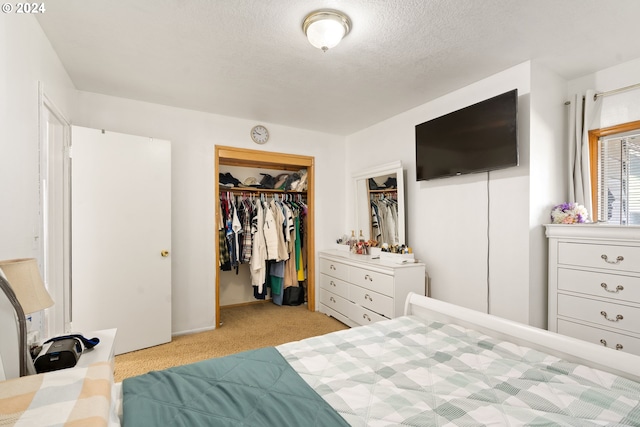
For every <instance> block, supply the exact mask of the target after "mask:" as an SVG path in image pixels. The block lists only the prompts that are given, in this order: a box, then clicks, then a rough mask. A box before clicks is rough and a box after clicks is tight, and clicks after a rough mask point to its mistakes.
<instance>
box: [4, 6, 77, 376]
mask: <svg viewBox="0 0 640 427" xmlns="http://www.w3.org/2000/svg"><path fill="white" fill-rule="evenodd" d="M38 82H41V83H42V86H43V89H44V91H45V93H46V94H47V95H48V97H49V98H50V99H51V100H52V101H53V102H54V103H55V104H56V106H57V107H58V108H59V109H60V110H61V111H62V112H63V114H66V115H67V117H68V116H69V111H70V105H71V103H72V102H73V98H74V96H75V90H74V87H73V84H72V83H71V80H70V79H69V76H68V75H67V73H66V72H65V70H64V67H63V66H62V64H61V63H60V61H59V60H58V57H57V56H56V54H55V52H54V51H53V49H52V48H51V45H50V44H49V41H48V40H47V38H46V37H45V36H44V33H43V32H42V29H41V28H40V26H39V25H38V23H37V21H36V19H35V18H34V17H33V16H29V15H15V14H0V199H1V200H2V202H1V205H0V206H1V208H0V259H3V260H4V259H12V258H37V259H39V260H40V261H42V246H41V242H40V239H39V237H38V234H39V229H40V224H41V218H40V214H39V212H40V208H39V206H40V191H39V184H38V182H39V128H38V102H39V101H38ZM41 265H42V264H41ZM5 307H6V306H5ZM0 317H1V316H0ZM36 317H37V316H36ZM14 331H15V328H14V325H11V324H6V323H5V324H2V325H1V326H0V336H1V337H2V340H1V341H3V342H2V343H0V345H2V344H5V345H6V344H7V342H8V340H9V337H10V336H11V335H12V334H15V332H14ZM16 336H17V335H16ZM16 348H17V347H16ZM16 361H17V358H16ZM5 368H7V369H12V367H11V366H8V364H7V361H6V360H5Z"/></svg>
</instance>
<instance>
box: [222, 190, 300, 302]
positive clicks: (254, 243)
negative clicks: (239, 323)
mask: <svg viewBox="0 0 640 427" xmlns="http://www.w3.org/2000/svg"><path fill="white" fill-rule="evenodd" d="M283 198H284V200H280V198H279V197H278V196H277V195H274V196H273V197H272V199H271V201H270V202H267V201H266V198H265V197H264V195H261V196H260V197H254V196H246V195H233V194H231V193H229V192H223V193H221V194H220V219H221V220H220V223H219V224H218V226H219V230H220V233H221V234H220V238H219V241H220V269H221V270H231V269H232V268H234V267H235V268H236V269H237V268H238V265H239V264H249V265H250V274H251V285H252V286H253V287H254V296H255V297H256V298H258V299H264V298H265V296H266V288H267V287H270V288H271V292H272V298H273V299H274V302H276V303H280V304H282V303H283V302H282V301H283V295H284V294H285V291H286V289H287V288H289V287H294V286H295V287H297V286H299V282H302V281H304V280H305V279H306V274H305V273H306V268H305V267H306V254H305V253H304V251H303V248H304V247H305V244H304V239H305V233H304V229H305V226H304V219H305V217H306V205H305V204H304V202H303V201H302V198H301V197H300V196H298V198H297V200H292V199H291V198H290V197H288V196H284V197H283ZM223 236H224V238H223Z"/></svg>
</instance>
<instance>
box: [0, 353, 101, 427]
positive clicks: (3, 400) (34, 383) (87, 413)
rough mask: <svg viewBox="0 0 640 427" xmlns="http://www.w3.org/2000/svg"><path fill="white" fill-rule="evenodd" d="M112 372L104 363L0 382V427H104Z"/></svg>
mask: <svg viewBox="0 0 640 427" xmlns="http://www.w3.org/2000/svg"><path fill="white" fill-rule="evenodd" d="M112 385H113V369H112V366H111V364H109V363H108V362H103V363H96V364H93V365H90V366H89V367H87V368H73V369H63V370H60V371H54V372H47V373H44V374H38V375H31V376H27V377H22V378H16V379H12V380H7V381H2V382H0V426H16V427H20V426H25V427H26V426H34V427H35V426H37V427H44V426H70V427H71V426H78V427H80V426H82V427H94V426H106V425H108V423H109V416H110V406H111V387H112Z"/></svg>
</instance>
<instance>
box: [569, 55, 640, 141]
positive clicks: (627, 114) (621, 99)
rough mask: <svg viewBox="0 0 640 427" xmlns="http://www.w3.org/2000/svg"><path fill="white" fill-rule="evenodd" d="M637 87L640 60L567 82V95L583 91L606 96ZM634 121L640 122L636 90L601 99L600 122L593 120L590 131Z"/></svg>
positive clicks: (639, 93)
mask: <svg viewBox="0 0 640 427" xmlns="http://www.w3.org/2000/svg"><path fill="white" fill-rule="evenodd" d="M638 83H640V58H638V59H635V60H633V61H628V62H625V63H624V64H620V65H617V66H615V67H610V68H606V69H604V70H601V71H598V72H596V73H594V74H589V75H587V76H584V77H581V78H579V79H575V80H571V81H570V82H569V85H568V90H567V95H568V96H571V95H573V94H576V93H577V94H584V93H585V92H586V90H587V89H594V90H596V91H597V92H607V91H610V90H615V89H619V88H623V87H626V86H631V85H635V84H638ZM636 120H640V88H638V89H635V90H630V91H627V92H622V93H619V94H615V95H611V96H605V97H604V99H603V100H602V110H601V116H600V121H597V120H596V122H595V123H593V124H592V126H591V128H592V129H598V128H604V127H609V126H613V125H618V124H621V123H627V122H632V121H636Z"/></svg>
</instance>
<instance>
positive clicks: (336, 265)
mask: <svg viewBox="0 0 640 427" xmlns="http://www.w3.org/2000/svg"><path fill="white" fill-rule="evenodd" d="M319 257H320V289H319V292H320V311H321V312H322V313H325V314H328V315H330V316H333V317H335V318H336V319H338V320H340V321H341V322H342V323H344V324H346V325H349V326H358V325H366V324H368V323H373V322H377V321H380V320H385V319H392V318H394V317H398V316H402V315H403V314H404V304H405V300H406V298H407V294H408V293H409V292H415V293H417V294H420V295H425V282H426V280H425V266H424V264H422V263H407V264H396V263H393V262H390V261H383V260H380V259H371V257H369V256H367V255H355V254H351V253H349V252H343V251H337V250H330V251H323V252H320V254H319Z"/></svg>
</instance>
